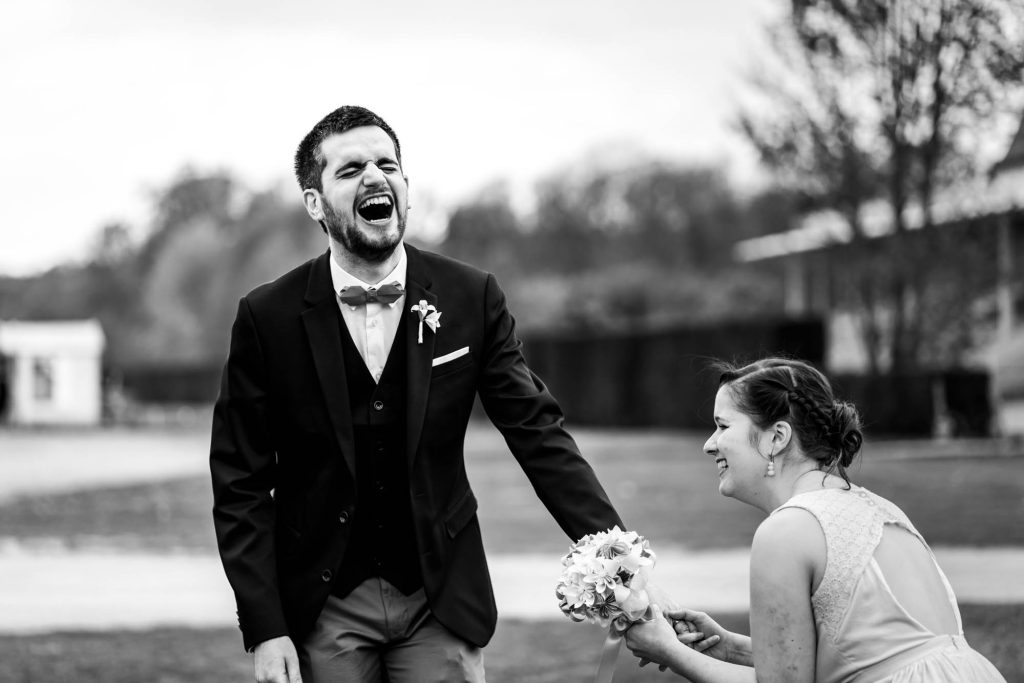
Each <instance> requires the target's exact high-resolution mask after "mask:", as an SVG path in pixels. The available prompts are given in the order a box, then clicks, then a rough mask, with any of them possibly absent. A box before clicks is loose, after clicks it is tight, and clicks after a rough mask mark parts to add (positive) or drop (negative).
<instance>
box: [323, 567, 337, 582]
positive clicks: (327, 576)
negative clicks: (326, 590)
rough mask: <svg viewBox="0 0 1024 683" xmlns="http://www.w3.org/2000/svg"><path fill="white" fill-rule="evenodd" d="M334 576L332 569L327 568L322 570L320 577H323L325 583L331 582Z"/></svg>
mask: <svg viewBox="0 0 1024 683" xmlns="http://www.w3.org/2000/svg"><path fill="white" fill-rule="evenodd" d="M332 576H334V575H333V574H331V570H330V569H325V570H323V571H322V572H320V578H321V579H323V581H324V583H327V582H329V581H330V580H331V577H332Z"/></svg>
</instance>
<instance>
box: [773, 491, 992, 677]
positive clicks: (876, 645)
mask: <svg viewBox="0 0 1024 683" xmlns="http://www.w3.org/2000/svg"><path fill="white" fill-rule="evenodd" d="M785 508H800V509H803V510H806V511H808V512H810V513H811V514H812V515H814V517H815V518H816V519H817V520H818V523H819V524H820V525H821V529H822V532H823V534H824V536H825V550H826V558H825V569H824V572H823V574H822V577H821V583H820V584H819V585H818V588H817V589H816V590H815V591H814V594H813V595H812V596H811V607H812V610H813V612H814V621H815V629H816V631H817V651H816V655H815V660H816V661H815V680H816V681H818V682H819V683H865V682H866V681H873V682H877V681H884V682H886V683H910V682H911V681H913V682H915V683H926V682H927V683H936V682H938V681H943V682H946V683H952V682H954V681H955V682H956V683H967V682H970V683H976V682H981V681H985V682H988V681H1002V680H1003V679H1002V677H1001V676H1000V675H999V672H998V671H996V670H995V668H994V667H992V665H991V664H990V663H989V662H987V661H986V660H985V659H984V657H982V656H981V655H979V654H977V653H976V652H974V651H973V650H971V649H970V647H969V646H968V645H967V641H966V640H964V638H963V625H962V622H961V621H960V612H959V609H958V608H957V604H956V597H955V596H954V595H953V590H952V588H950V585H949V581H948V580H946V577H945V575H944V574H943V573H942V570H941V569H940V568H939V566H938V564H937V563H935V556H934V555H932V554H931V550H930V549H929V548H928V544H927V543H925V542H924V539H923V538H922V537H921V534H920V533H918V531H917V529H915V528H914V525H913V524H911V523H910V520H909V519H908V518H907V516H906V515H905V514H904V513H903V511H902V510H900V509H899V508H898V507H896V505H894V504H893V503H891V502H889V501H888V500H885V499H884V498H881V497H879V496H876V495H875V494H873V493H871V492H870V491H868V490H867V489H864V488H861V487H859V486H853V487H851V488H850V489H849V490H846V489H834V488H833V489H821V490H817V491H809V492H807V493H802V494H798V495H796V496H793V497H792V498H790V499H789V500H788V501H787V502H786V503H784V504H783V505H782V506H780V507H779V508H778V509H777V510H775V512H778V510H782V509H785ZM772 514H774V512H773V513H772ZM887 524H894V525H897V526H899V527H902V528H903V529H905V530H906V531H907V532H909V533H911V534H913V535H914V536H915V537H916V538H917V539H918V540H920V541H921V543H922V545H923V546H924V547H925V548H926V549H927V550H928V553H929V555H931V560H932V563H933V564H934V566H935V570H936V572H937V574H938V576H939V578H940V579H941V582H939V584H938V585H936V586H935V590H936V591H938V592H937V593H936V594H935V595H934V596H932V597H931V599H934V600H948V601H949V605H950V607H951V609H952V610H953V613H954V614H955V615H956V623H957V633H955V634H937V633H933V632H931V631H929V630H928V629H927V628H926V627H925V626H923V625H922V624H921V622H919V621H918V620H917V619H915V618H914V617H913V615H911V614H909V613H908V612H907V611H906V610H905V609H904V608H903V606H902V605H901V604H900V603H899V601H898V600H897V599H896V596H895V595H893V593H892V590H891V588H890V587H889V582H888V581H887V580H886V577H885V575H884V574H883V573H882V570H881V567H880V566H879V564H878V562H877V561H876V560H875V552H876V550H877V548H878V545H879V543H881V541H882V536H883V533H884V531H885V525H887ZM895 571H899V570H898V569H896V570H895Z"/></svg>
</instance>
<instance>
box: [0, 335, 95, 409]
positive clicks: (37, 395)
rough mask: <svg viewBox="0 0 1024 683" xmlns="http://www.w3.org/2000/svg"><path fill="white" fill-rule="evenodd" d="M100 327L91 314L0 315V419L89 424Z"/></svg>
mask: <svg viewBox="0 0 1024 683" xmlns="http://www.w3.org/2000/svg"><path fill="white" fill-rule="evenodd" d="M104 341H105V340H104V336H103V329H102V328H101V327H100V324H99V322H98V321H96V320H60V321H46V322H25V321H18V320H10V321H0V363H3V365H4V368H3V372H0V382H3V383H5V385H6V386H5V387H3V388H2V390H3V392H4V393H5V394H6V396H5V399H4V401H3V403H5V404H6V406H0V408H3V412H2V413H0V419H2V420H4V421H6V422H8V423H11V424H21V425H95V424H99V422H100V419H101V417H102V409H103V389H102V356H103V346H104Z"/></svg>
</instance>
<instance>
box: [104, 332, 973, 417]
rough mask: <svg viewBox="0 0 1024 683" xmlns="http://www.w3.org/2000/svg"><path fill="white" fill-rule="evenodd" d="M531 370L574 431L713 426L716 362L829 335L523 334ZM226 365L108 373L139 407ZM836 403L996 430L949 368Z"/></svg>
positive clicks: (199, 386)
mask: <svg viewBox="0 0 1024 683" xmlns="http://www.w3.org/2000/svg"><path fill="white" fill-rule="evenodd" d="M524 337H525V339H524V346H525V353H526V357H527V360H528V362H529V364H530V367H531V369H533V370H534V372H536V373H537V374H538V375H539V376H540V377H541V379H542V380H543V381H544V383H545V384H547V385H548V387H549V388H550V389H551V391H552V393H553V394H554V395H555V397H556V398H557V399H558V401H559V403H560V404H561V405H562V408H563V410H564V411H565V413H566V415H567V417H568V419H569V421H570V423H571V424H575V425H591V426H609V427H668V428H677V429H702V430H703V429H709V428H710V427H711V424H712V421H711V413H712V408H713V405H714V397H715V391H716V388H717V380H718V377H717V375H716V374H715V373H714V372H712V371H711V370H710V369H709V364H710V362H711V361H712V360H715V359H724V360H736V361H746V360H752V359H755V358H758V357H762V356H765V355H769V354H782V355H787V356H793V357H797V358H802V359H804V360H808V361H810V362H812V363H814V364H815V365H817V366H819V367H821V366H822V363H823V360H824V355H825V330H824V326H823V324H822V323H821V321H819V320H762V321H753V322H735V323H724V324H719V325H714V326H710V325H709V326H694V327H688V328H677V329H670V330H661V331H648V332H637V333H631V334H619V335H609V334H593V335H590V336H579V335H577V336H571V337H570V336H561V335H542V334H531V335H524ZM221 367H222V366H221V364H220V363H216V364H214V363H209V364H197V365H160V364H153V365H134V366H128V367H122V368H118V369H116V370H113V371H111V372H109V373H108V374H109V377H110V379H111V382H110V385H109V386H111V387H114V386H116V387H119V389H120V390H121V391H123V393H124V394H125V396H126V397H128V398H129V399H131V400H133V401H136V402H139V403H156V404H189V403H192V404H200V403H212V402H213V400H214V399H215V398H216V397H217V391H218V388H219V385H220V373H221ZM832 380H833V384H834V385H835V389H836V393H837V395H838V396H839V397H840V398H843V399H846V400H849V401H852V402H853V403H855V404H856V405H857V407H858V409H859V410H860V411H861V414H862V416H863V417H864V422H865V426H866V428H867V431H868V433H869V434H870V435H875V436H878V435H906V436H927V435H931V434H933V433H934V431H935V429H936V427H937V425H941V424H945V425H946V428H947V432H948V433H949V434H950V435H951V436H984V435H988V434H989V433H990V426H989V425H990V423H991V419H992V405H991V401H990V398H989V377H988V375H987V374H986V373H983V372H975V371H967V370H950V371H944V372H930V373H928V372H921V373H916V374H911V375H898V376H880V377H869V376H865V375H845V374H842V375H833V376H832Z"/></svg>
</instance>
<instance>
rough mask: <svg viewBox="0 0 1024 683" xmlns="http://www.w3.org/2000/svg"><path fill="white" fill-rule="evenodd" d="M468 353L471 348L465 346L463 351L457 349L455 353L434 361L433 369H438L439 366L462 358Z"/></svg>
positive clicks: (439, 357)
mask: <svg viewBox="0 0 1024 683" xmlns="http://www.w3.org/2000/svg"><path fill="white" fill-rule="evenodd" d="M467 353H469V347H468V346H463V347H462V348H461V349H457V350H455V351H452V352H451V353H446V354H444V355H443V356H438V357H437V358H435V359H434V363H433V367H435V368H436V367H437V366H438V365H441V364H442V363H447V362H449V361H453V360H455V359H456V358H462V357H463V356H465V355H466V354H467Z"/></svg>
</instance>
